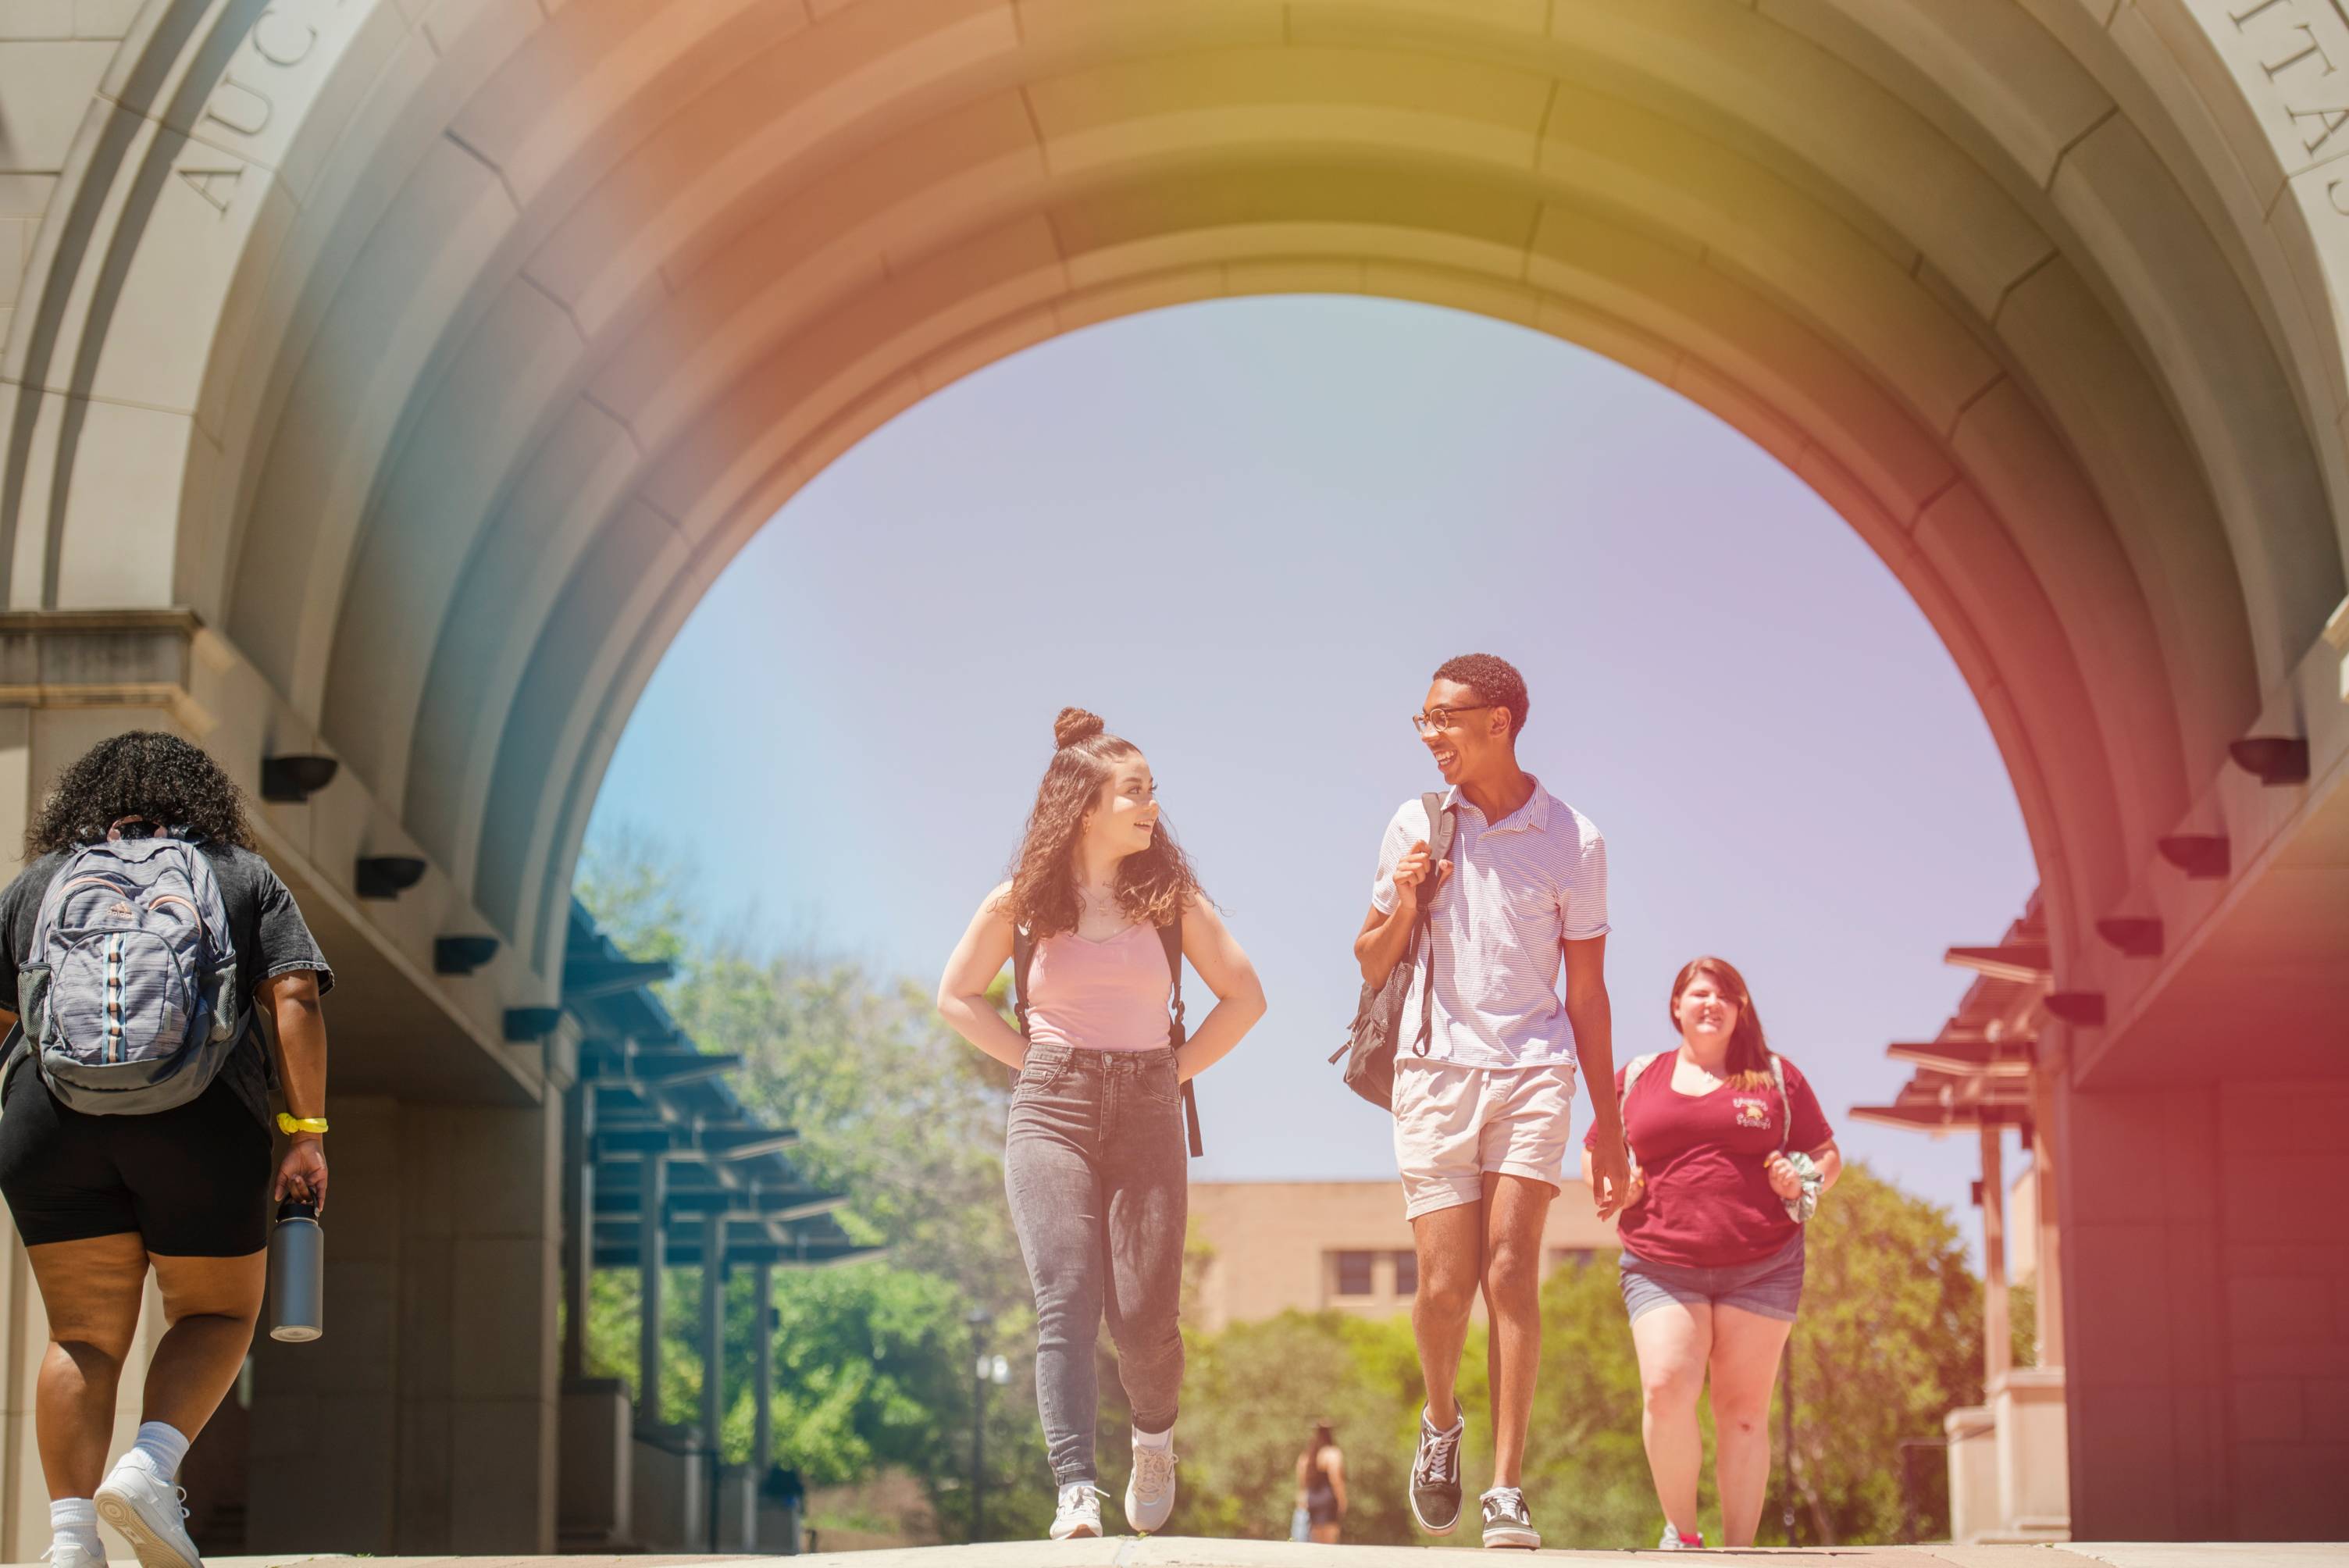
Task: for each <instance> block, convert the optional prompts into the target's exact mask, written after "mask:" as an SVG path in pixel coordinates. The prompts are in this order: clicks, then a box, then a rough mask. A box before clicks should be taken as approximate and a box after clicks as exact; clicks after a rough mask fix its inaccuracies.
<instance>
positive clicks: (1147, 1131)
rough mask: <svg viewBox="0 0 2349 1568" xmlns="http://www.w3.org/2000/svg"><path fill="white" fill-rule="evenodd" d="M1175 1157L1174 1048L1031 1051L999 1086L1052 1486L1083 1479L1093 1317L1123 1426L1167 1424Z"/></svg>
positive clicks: (1178, 1198) (1178, 1133)
mask: <svg viewBox="0 0 2349 1568" xmlns="http://www.w3.org/2000/svg"><path fill="white" fill-rule="evenodd" d="M1188 1153H1189V1146H1188V1145H1187V1144H1186V1143H1185V1141H1184V1133H1183V1090H1182V1087H1181V1085H1180V1083H1179V1082H1178V1081H1177V1080H1176V1078H1175V1073H1174V1052H1173V1051H1171V1050H1170V1051H1085V1050H1071V1049H1070V1048H1069V1047H1065V1046H1035V1047H1030V1050H1029V1052H1028V1060H1027V1063H1026V1064H1025V1065H1024V1066H1023V1067H1022V1068H1020V1070H1019V1087H1018V1088H1014V1089H1013V1090H1012V1091H1011V1118H1010V1123H1009V1128H1008V1129H1007V1130H1006V1132H1005V1136H1004V1141H1003V1186H1004V1190H1005V1191H1007V1192H1008V1193H1009V1194H1010V1198H1011V1224H1012V1228H1013V1229H1015V1230H1017V1231H1018V1232H1019V1251H1020V1253H1021V1254H1022V1255H1024V1256H1025V1257H1026V1258H1027V1260H1028V1277H1029V1280H1030V1282H1031V1283H1032V1284H1034V1286H1035V1290H1036V1408H1037V1410H1038V1411H1039V1413H1040V1414H1041V1415H1042V1417H1043V1418H1044V1439H1045V1442H1046V1444H1047V1446H1048V1447H1049V1449H1050V1456H1051V1461H1052V1480H1053V1481H1054V1483H1055V1484H1056V1485H1060V1486H1066V1485H1068V1484H1069V1483H1070V1482H1071V1481H1080V1480H1081V1481H1092V1480H1094V1470H1093V1427H1094V1424H1095V1421H1096V1419H1097V1418H1098V1415H1099V1410H1100V1404H1101V1389H1100V1386H1099V1384H1098V1383H1097V1382H1096V1380H1095V1375H1094V1370H1093V1346H1094V1344H1095V1342H1096V1340H1097V1339H1098V1338H1099V1336H1100V1333H1101V1322H1102V1315H1103V1314H1104V1313H1106V1314H1107V1315H1108V1317H1109V1332H1110V1337H1111V1339H1112V1340H1113V1341H1114V1342H1115V1343H1116V1345H1117V1371H1118V1380H1119V1381H1120V1382H1122V1383H1123V1384H1124V1385H1125V1397H1126V1398H1127V1400H1128V1402H1130V1403H1131V1404H1132V1405H1133V1424H1134V1425H1135V1426H1137V1427H1139V1428H1141V1429H1143V1431H1145V1432H1163V1431H1165V1430H1166V1429H1168V1428H1170V1427H1172V1426H1174V1410H1175V1402H1176V1398H1177V1396H1178V1395H1179V1394H1180V1393H1181V1391H1182V1387H1183V1334H1182V1330H1181V1329H1180V1328H1179V1327H1177V1326H1176V1324H1175V1316H1176V1314H1177V1312H1178V1310H1179V1309H1180V1307H1181V1305H1182V1295H1183V1230H1184V1223H1185V1220H1186V1219H1187V1218H1188V1216H1189V1212H1190V1206H1191V1189H1190V1184H1189V1173H1188V1171H1186V1170H1185V1156H1186V1155H1187V1154H1188Z"/></svg>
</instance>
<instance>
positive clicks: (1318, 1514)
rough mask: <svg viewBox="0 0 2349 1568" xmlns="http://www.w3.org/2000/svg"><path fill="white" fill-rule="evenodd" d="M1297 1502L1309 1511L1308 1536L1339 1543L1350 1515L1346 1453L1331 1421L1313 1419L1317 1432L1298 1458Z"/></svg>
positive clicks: (1306, 1524) (1306, 1527) (1307, 1514)
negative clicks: (1347, 1505) (1347, 1499)
mask: <svg viewBox="0 0 2349 1568" xmlns="http://www.w3.org/2000/svg"><path fill="white" fill-rule="evenodd" d="M1297 1506H1298V1507H1299V1508H1301V1509H1303V1510H1304V1511H1305V1529H1306V1538H1307V1539H1308V1540H1310V1541H1318V1542H1320V1543H1321V1544H1322V1545H1324V1546H1335V1545H1337V1544H1338V1526H1339V1525H1340V1523H1341V1522H1343V1521H1344V1519H1345V1517H1346V1456H1345V1455H1344V1453H1342V1452H1340V1449H1339V1448H1338V1434H1337V1431H1336V1429H1333V1428H1332V1427H1331V1426H1330V1423H1329V1422H1327V1421H1316V1422H1314V1423H1313V1435H1312V1436H1311V1437H1309V1438H1308V1439H1306V1440H1305V1452H1304V1453H1303V1454H1301V1455H1299V1458H1298V1460H1297Z"/></svg>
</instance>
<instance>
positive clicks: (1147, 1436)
mask: <svg viewBox="0 0 2349 1568" xmlns="http://www.w3.org/2000/svg"><path fill="white" fill-rule="evenodd" d="M1133 1446H1134V1447H1135V1448H1137V1449H1171V1448H1173V1447H1174V1428H1172V1427H1169V1428H1167V1429H1165V1430H1164V1431H1163V1432H1145V1431H1143V1429H1141V1428H1140V1427H1136V1428H1134V1429H1133Z"/></svg>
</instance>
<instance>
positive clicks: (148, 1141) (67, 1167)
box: [0, 732, 334, 1568]
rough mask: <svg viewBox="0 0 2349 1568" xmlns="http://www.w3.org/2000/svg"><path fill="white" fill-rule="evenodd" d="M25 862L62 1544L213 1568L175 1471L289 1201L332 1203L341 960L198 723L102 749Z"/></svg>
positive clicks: (48, 1434)
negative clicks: (329, 1050) (118, 1400)
mask: <svg viewBox="0 0 2349 1568" xmlns="http://www.w3.org/2000/svg"><path fill="white" fill-rule="evenodd" d="M25 854H26V861H27V862H28V863H27V864H26V867H25V870H24V872H22V874H20V875H19V876H18V877H17V878H16V881H15V882H11V883H9V884H8V887H7V889H6V891H5V892H0V1009H5V1011H0V1020H5V1023H6V1024H7V1025H9V1026H10V1027H9V1032H8V1038H7V1045H6V1047H5V1065H0V1195H5V1198H6V1200H7V1203H8V1209H9V1212H10V1213H11V1214H13V1215H14V1216H15V1219H16V1229H17V1232H18V1233H20V1234H21V1235H22V1236H23V1238H24V1242H25V1248H26V1256H27V1257H28V1258H29V1259H30V1260H31V1264H32V1270H33V1279H34V1282H35V1284H37V1285H38V1286H39V1289H40V1292H41V1301H42V1305H44V1307H45V1308H46V1309H47V1315H48V1323H49V1347H48V1351H47V1355H46V1356H45V1357H43V1358H42V1361H41V1368H40V1377H39V1385H38V1395H37V1400H36V1410H35V1418H34V1426H35V1429H36V1434H37V1436H38V1440H39V1445H40V1452H41V1470H42V1473H43V1475H44V1477H45V1478H46V1479H47V1482H48V1489H49V1497H50V1500H51V1501H50V1503H49V1518H50V1523H51V1528H52V1531H53V1532H54V1537H55V1539H54V1542H53V1543H52V1545H51V1547H50V1550H49V1552H48V1553H47V1556H48V1558H49V1560H50V1562H51V1563H52V1565H53V1568H102V1565H103V1563H104V1562H105V1553H104V1551H103V1549H102V1547H101V1545H100V1543H99V1541H98V1520H99V1519H100V1518H103V1519H104V1520H105V1521H106V1522H108V1523H109V1524H110V1525H112V1526H114V1528H115V1529H116V1530H117V1531H118V1532H119V1533H120V1534H121V1535H122V1536H123V1538H124V1539H125V1540H127V1541H128V1542H129V1543H130V1545H131V1547H132V1549H133V1550H134V1551H136V1552H137V1553H138V1555H139V1561H140V1563H143V1564H145V1565H146V1568H200V1561H201V1560H200V1559H199V1557H198V1555H197V1553H196V1548H195V1543H194V1542H192V1541H191V1540H190V1539H189V1536H188V1532H187V1527H186V1524H185V1510H183V1509H182V1508H181V1505H180V1495H181V1494H180V1492H179V1491H178V1489H177V1487H176V1486H175V1485H174V1484H173V1478H174V1477H175V1476H176V1475H177V1473H178V1470H179V1467H180V1461H181V1459H183V1458H184V1457H185V1456H186V1453H187V1449H188V1444H189V1442H190V1441H191V1439H193V1438H194V1437H195V1436H196V1434H197V1433H198V1432H199V1431H201V1430H202V1429H203V1425H204V1422H205V1421H206V1420H208V1419H210V1418H211V1416H212V1411H213V1410H214V1409H215V1408H217V1407H218V1406H219V1404H220V1401H221V1398H222V1396H223V1395H225V1394H226V1393H227V1392H228V1390H229V1387H230V1386H231V1385H232V1384H233V1383H234V1382H235V1380H236V1376H237V1373H238V1370H239V1369H240V1368H241V1367H243V1364H244V1357H245V1354H246V1352H247V1350H248V1349H249V1348H250V1347H251V1346H252V1343H253V1326H254V1320H255V1319H256V1318H257V1317H258V1316H259V1315H260V1311H261V1301H262V1293H263V1285H264V1266H265V1258H266V1255H267V1254H266V1252H265V1250H264V1249H265V1246H266V1243H267V1239H268V1212H267V1206H268V1204H269V1203H270V1202H272V1201H273V1200H274V1199H275V1198H280V1197H285V1196H292V1197H295V1198H304V1199H307V1200H310V1201H312V1202H316V1203H318V1204H320V1205H321V1206H322V1207H323V1205H324V1203H325V1202H326V1155H325V1153H324V1151H323V1149H322V1147H321V1141H320V1140H321V1136H322V1135H323V1134H324V1133H325V1132H326V1119H325V1116H326V1109H325V1107H326V1027H325V1025H324V1023H323V1021H322V1020H321V1018H320V1016H319V1009H318V998H319V997H320V996H321V995H323V994H324V993H325V992H326V990H327V989H328V988H329V987H331V986H332V985H334V973H333V971H332V970H330V969H329V968H328V967H327V966H326V958H325V957H324V955H322V954H320V953H319V951H318V944H317V943H316V941H315V940H314V939H313V938H312V937H311V935H310V931H309V928H308V927H307V926H306V925H305V924H304V923H303V921H302V912H301V911H300V910H299V909H297V908H296V907H295V903H294V898H293V895H292V894H291V893H289V892H286V889H285V883H283V882H280V881H278V880H277V876H276V873H275V872H272V871H271V870H270V868H269V862H268V861H264V860H263V859H262V858H261V856H260V855H258V854H257V853H255V852H254V849H253V843H252V838H251V835H250V834H249V832H248V831H247V830H246V827H245V820H244V813H243V801H242V799H241V798H240V796H239V794H238V791H237V788H236V785H235V784H234V783H233V781H232V780H231V779H229V778H228V776H227V775H226V774H225V773H223V772H222V770H221V769H220V765H219V764H218V763H216V762H214V761H213V760H212V758H210V757H208V756H206V755H205V754H204V752H203V751H202V750H201V749H199V748H196V747H194V746H191V745H190V744H189V743H188V742H186V741H184V740H181V739H180V738H178V737H176V736H171V735H164V734H158V733H153V732H134V733H131V734H128V735H119V736H116V737H115V738H112V739H110V740H105V741H101V742H99V743H98V745H97V746H95V747H93V748H90V750H89V751H88V753H87V754H85V755H84V756H83V757H82V758H80V759H79V760H78V761H77V762H75V763H74V764H73V765H72V766H71V767H69V768H67V769H66V771H65V773H64V775H63V776H62V777H61V778H59V779H58V780H57V788H56V789H54V790H53V791H52V792H51V793H50V795H49V797H48V799H47V800H46V801H45V802H44V803H43V805H42V807H41V809H40V811H39V812H38V814H37V815H36V818H35V820H34V821H33V823H32V825H31V827H30V828H29V829H28V830H26V835H25ZM263 1014H266V1015H268V1016H269V1018H270V1020H271V1022H272V1023H273V1024H274V1026H275V1028H274V1047H275V1051H274V1066H275V1069H276V1071H275V1077H276V1079H277V1082H278V1083H279V1085H280V1086H281V1087H282V1089H283V1092H284V1095H285V1105H286V1108H287V1109H286V1111H285V1112H280V1113H279V1114H278V1115H277V1117H276V1118H275V1122H274V1125H276V1126H277V1127H278V1128H279V1130H283V1131H285V1133H287V1134H288V1136H289V1139H290V1142H289V1144H288V1146H287V1148H286V1149H285V1152H284V1153H283V1154H282V1155H279V1154H277V1153H275V1152H274V1149H273V1145H272V1141H271V1139H270V1129H271V1126H272V1125H273V1122H272V1118H271V1113H270V1104H269V1094H270V1087H271V1078H272V1071H271V1068H272V1060H271V1051H270V1046H271V1040H270V1039H265V1038H264V1033H263V1031H262V1029H261V1027H260V1023H259V1020H260V1016H261V1015H263ZM150 1266H151V1267H152V1268H153V1269H154V1271H155V1281H156V1284H157V1287H158V1289H159V1291H160V1295H161V1297H162V1304H163V1316H164V1321H165V1323H166V1325H167V1327H166V1329H165V1332H164V1334H163V1336H162V1338H161V1340H160V1342H159V1343H158V1344H157V1345H156V1347H155V1355H154V1358H153V1359H152V1360H151V1361H150V1363H149V1364H148V1367H147V1378H146V1392H145V1400H144V1408H143V1414H142V1418H141V1422H140V1428H139V1436H138V1440H137V1442H136V1443H135V1444H134V1445H133V1446H132V1448H131V1449H130V1450H129V1452H127V1453H126V1454H124V1455H123V1456H122V1458H121V1459H120V1460H118V1461H116V1463H115V1465H114V1467H113V1469H112V1470H110V1471H109V1470H107V1468H106V1457H107V1440H108V1438H109V1435H110V1433H111V1432H112V1430H113V1426H114V1408H115V1388H116V1385H117V1383H118V1382H119V1379H120V1377H121V1376H122V1370H123V1363H124V1361H125V1359H126V1358H127V1357H129V1353H130V1346H131V1344H132V1339H133V1336H134V1335H135V1333H136V1331H137V1329H138V1326H139V1308H140V1299H141V1296H142V1295H143V1294H144V1290H145V1285H146V1279H147V1271H148V1269H149V1268H150Z"/></svg>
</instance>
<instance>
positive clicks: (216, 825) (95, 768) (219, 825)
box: [25, 729, 253, 861]
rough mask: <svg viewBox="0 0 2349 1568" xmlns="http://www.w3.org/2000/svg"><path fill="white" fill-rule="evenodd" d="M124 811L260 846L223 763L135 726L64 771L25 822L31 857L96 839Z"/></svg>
mask: <svg viewBox="0 0 2349 1568" xmlns="http://www.w3.org/2000/svg"><path fill="white" fill-rule="evenodd" d="M125 817H143V818H145V819H146V820H149V821H150V822H155V821H160V822H166V823H169V824H171V826H173V827H183V828H186V829H188V830H191V831H192V832H195V833H198V834H201V835H202V836H203V837H204V838H207V839H210V840H212V841H213V842H215V843H222V844H235V845H237V846H239V847H241V848H243V849H248V850H249V849H251V848H253V835H252V833H251V832H250V831H249V830H247V829H246V827H245V821H244V796H243V792H242V791H240V790H239V789H237V787H236V783H235V781H234V780H233V779H230V778H229V776H228V775H227V774H226V773H224V772H222V770H221V765H220V764H219V763H217V762H215V761H213V760H212V757H211V755H210V754H209V753H208V752H206V751H205V750H204V749H203V748H202V747H200V746H193V745H191V744H190V743H188V742H187V741H184V740H182V739H181V738H179V737H178V736H176V735H166V734H164V733H162V732H161V731H160V730H153V729H134V730H132V731H130V732H129V734H127V735H118V736H115V737H114V738H112V739H110V740H101V741H99V742H98V744H97V745H96V746H93V747H91V748H89V749H88V751H86V752H84V753H82V755H81V757H80V758H79V759H78V760H77V761H76V762H74V764H73V765H72V766H71V767H69V768H67V769H66V770H65V772H63V773H62V774H60V775H58V778H57V787H56V788H55V789H51V790H50V791H49V795H48V799H46V800H44V801H42V802H41V809H40V810H39V811H38V812H37V813H36V814H35V816H34V818H33V821H32V825H31V826H30V827H28V828H26V830H25V858H26V860H27V861H30V860H34V859H36V858H38V857H39V856H42V855H46V854H53V853H55V852H56V851H59V850H69V849H71V848H73V847H74V846H75V845H76V844H88V843H95V842H97V841H98V840H100V839H103V838H104V837H106V831H107V830H108V829H109V827H111V826H113V824H115V823H116V822H119V821H120V820H122V819H123V818H125Z"/></svg>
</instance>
